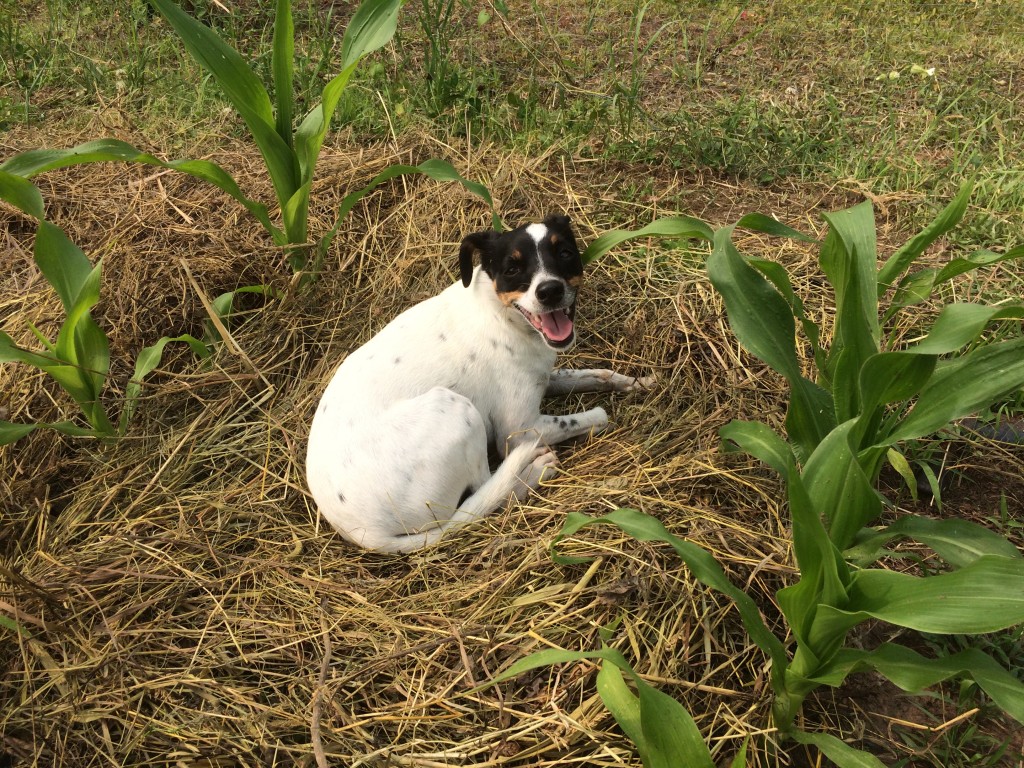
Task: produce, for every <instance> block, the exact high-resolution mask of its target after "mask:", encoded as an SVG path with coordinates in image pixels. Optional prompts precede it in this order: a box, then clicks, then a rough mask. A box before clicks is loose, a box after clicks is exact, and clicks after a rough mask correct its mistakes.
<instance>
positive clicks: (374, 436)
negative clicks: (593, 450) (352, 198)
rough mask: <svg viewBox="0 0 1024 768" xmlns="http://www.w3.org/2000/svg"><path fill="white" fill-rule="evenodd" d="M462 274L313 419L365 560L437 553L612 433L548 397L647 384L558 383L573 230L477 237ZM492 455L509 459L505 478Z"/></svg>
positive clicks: (321, 465) (335, 515)
mask: <svg viewBox="0 0 1024 768" xmlns="http://www.w3.org/2000/svg"><path fill="white" fill-rule="evenodd" d="M475 253H479V254H480V266H479V267H477V268H476V269H475V270H474V268H473V256H474V254H475ZM459 267H460V271H461V276H462V283H461V284H459V283H456V284H454V285H452V286H451V287H449V288H447V289H446V290H444V291H442V292H441V293H440V294H438V295H437V296H434V297H432V298H430V299H427V300H426V301H423V302H422V303H420V304H417V305H415V306H413V307H411V308H410V309H408V310H406V311H405V312H403V313H402V314H401V315H399V316H398V317H397V318H395V319H394V320H393V321H392V322H391V323H389V324H388V325H387V326H386V327H385V328H384V329H383V330H382V331H381V332H380V333H378V334H377V335H376V336H374V337H373V338H372V339H370V340H369V341H368V342H367V343H366V344H364V345H363V346H362V347H360V348H359V349H357V350H355V351H354V352H352V353H351V354H350V355H349V356H348V357H347V358H346V359H345V361H344V362H343V363H342V364H341V366H340V367H339V368H338V370H337V371H336V372H335V374H334V377H333V378H332V379H331V382H330V384H328V386H327V390H326V391H325V392H324V396H323V398H322V400H321V401H320V405H319V407H318V408H317V411H316V416H315V417H314V419H313V424H312V427H311V429H310V434H309V448H308V452H307V456H306V474H307V479H308V482H309V488H310V491H312V494H313V498H314V499H315V500H316V503H317V505H318V506H319V507H320V511H321V513H322V514H323V516H324V517H325V518H326V519H327V520H328V522H330V524H331V525H332V526H334V527H335V528H336V529H337V530H338V531H339V532H340V533H341V534H342V535H343V536H345V537H346V538H347V539H349V540H350V541H352V542H354V543H355V544H358V545H360V546H362V547H366V548H368V549H373V550H378V551H381V552H409V551H412V550H415V549H419V548H420V547H424V546H427V545H429V544H433V543H434V542H436V541H437V540H438V539H440V538H441V536H442V535H443V534H444V533H445V532H446V531H447V530H449V529H451V528H453V527H455V526H458V525H463V524H465V523H468V522H470V521H472V520H476V519H478V518H480V517H483V516H484V515H487V514H489V513H490V512H492V511H494V510H495V509H497V508H498V507H500V506H502V505H503V504H505V503H506V502H507V501H508V500H509V498H510V497H511V496H513V495H514V496H516V497H518V498H523V497H524V496H525V495H526V494H528V493H529V490H530V489H533V488H536V487H537V486H538V485H539V483H540V481H541V479H542V478H545V477H547V476H549V475H550V474H552V473H553V472H554V470H555V466H556V463H557V460H556V457H555V454H554V453H553V452H552V451H551V449H550V448H549V447H548V446H550V445H553V444H555V443H558V442H561V441H563V440H567V439H570V438H573V437H578V436H580V435H586V434H588V433H592V432H599V431H601V430H602V429H604V428H605V427H606V426H607V425H608V416H607V414H606V413H605V411H604V409H602V408H592V409H591V410H589V411H584V412H582V413H575V414H572V415H568V416H544V415H541V413H540V403H541V398H543V397H544V396H545V395H559V394H569V393H572V392H597V391H613V390H614V391H628V390H630V389H633V388H635V387H637V386H645V385H646V384H647V381H646V380H640V381H638V380H636V379H634V378H631V377H627V376H622V375H620V374H617V373H613V372H612V371H608V370H580V371H572V370H558V371H554V372H552V368H553V366H554V363H555V357H556V354H557V352H558V351H559V350H565V349H568V348H569V347H571V346H572V344H573V342H574V341H575V328H574V324H573V321H574V318H575V315H576V298H577V295H578V290H579V285H580V279H581V276H582V273H583V263H582V261H581V260H580V253H579V250H578V249H577V246H576V239H575V237H574V236H573V232H572V229H571V227H570V225H569V219H568V217H566V216H549V217H548V218H546V219H545V220H544V222H543V223H542V224H529V225H525V226H522V227H519V228H518V229H514V230H512V231H511V232H505V233H503V234H499V233H498V232H494V231H488V232H478V233H476V234H472V235H469V236H468V237H466V238H465V240H463V242H462V246H461V248H460V249H459ZM490 444H493V445H495V447H496V448H497V450H498V452H499V453H500V454H501V455H502V456H504V457H505V458H504V461H502V462H501V464H500V466H498V468H497V469H496V470H495V472H494V473H493V474H492V473H491V471H490V469H489V468H488V463H487V451H488V445H490Z"/></svg>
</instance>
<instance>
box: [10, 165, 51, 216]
mask: <svg viewBox="0 0 1024 768" xmlns="http://www.w3.org/2000/svg"><path fill="white" fill-rule="evenodd" d="M2 167H3V166H0V168H2ZM0 200H4V201H6V202H8V203H10V204H11V205H13V206H14V207H15V208H17V209H18V210H19V211H21V212H22V213H27V214H28V215H29V216H31V217H33V218H35V219H41V218H43V216H44V215H45V213H44V209H43V196H42V194H40V192H39V190H38V189H37V188H36V186H35V185H34V184H33V183H32V182H30V181H28V180H26V179H24V178H22V177H21V176H18V175H15V174H13V173H11V172H9V171H0Z"/></svg>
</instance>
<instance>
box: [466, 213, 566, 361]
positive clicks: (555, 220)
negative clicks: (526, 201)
mask: <svg viewBox="0 0 1024 768" xmlns="http://www.w3.org/2000/svg"><path fill="white" fill-rule="evenodd" d="M475 252H479V253H480V267H481V269H482V270H483V272H485V273H486V274H487V276H488V277H489V278H490V279H491V281H492V282H493V284H494V292H495V294H496V295H497V297H498V299H499V300H501V302H502V303H503V304H504V305H505V306H507V307H515V308H516V309H517V310H519V313H520V314H521V315H522V317H523V319H524V321H525V322H527V323H529V325H530V326H532V327H533V329H534V330H535V331H537V333H539V334H540V335H541V337H542V338H543V339H544V342H545V343H546V344H547V345H548V346H549V347H551V348H552V349H558V350H564V349H568V348H569V347H571V346H572V344H573V342H574V341H575V340H576V333H575V329H574V327H573V321H574V319H575V317H576V295H577V291H578V289H579V284H580V280H581V279H582V275H583V262H582V260H581V259H580V252H579V249H578V248H577V247H576V238H575V236H574V235H573V232H572V227H571V226H570V225H569V217H568V216H558V215H552V216H548V217H547V218H546V219H544V221H543V222H542V223H540V224H525V225H523V226H521V227H519V228H518V229H513V230H512V231H511V232H503V233H498V232H494V231H488V232H476V233H474V234H472V235H469V236H468V237H467V238H466V239H465V240H463V241H462V247H461V248H460V249H459V269H460V272H461V274H462V284H463V285H465V286H467V287H468V286H469V284H470V282H471V281H472V279H473V254H474V253H475Z"/></svg>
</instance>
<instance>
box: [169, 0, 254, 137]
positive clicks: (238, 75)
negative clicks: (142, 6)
mask: <svg viewBox="0 0 1024 768" xmlns="http://www.w3.org/2000/svg"><path fill="white" fill-rule="evenodd" d="M149 2H150V4H151V5H152V6H153V7H154V8H155V9H156V10H157V11H158V12H159V13H160V15H161V16H163V17H164V19H165V20H166V21H167V23H168V24H170V25H171V27H172V28H173V29H174V31H175V32H177V34H178V37H180V38H181V41H182V43H183V44H184V45H185V48H186V49H187V50H188V52H189V54H190V55H191V56H192V58H193V59H195V61H196V63H197V64H199V65H200V66H201V67H202V68H203V69H205V70H206V71H207V72H209V73H210V74H212V75H213V76H214V77H215V78H216V79H217V81H218V82H219V83H220V86H221V88H222V89H223V90H224V94H225V95H226V96H227V97H228V101H230V102H231V103H232V104H235V105H237V104H241V105H243V107H244V109H245V110H246V111H247V112H248V113H249V114H251V115H253V116H255V117H257V118H259V119H260V120H262V121H264V122H265V123H266V124H267V125H270V126H272V125H273V123H274V108H273V106H272V105H271V103H270V96H269V95H268V94H267V89H266V88H264V87H263V83H261V82H260V80H259V78H258V77H256V75H255V74H254V73H253V71H252V69H251V68H250V67H249V65H248V64H247V63H246V62H245V59H243V58H242V57H241V56H240V55H239V53H238V52H237V51H236V50H235V49H234V48H232V47H231V46H230V45H228V44H227V43H225V42H224V41H223V40H222V39H221V38H220V36H219V35H218V34H217V33H216V32H214V31H213V30H212V29H210V28H209V27H208V26H206V25H205V24H203V23H202V22H200V21H198V20H196V19H194V18H192V17H191V16H189V15H188V14H187V13H185V12H184V11H183V10H182V9H181V8H180V7H178V5H177V4H176V3H173V2H171V1H170V0H149Z"/></svg>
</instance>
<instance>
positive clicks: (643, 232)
mask: <svg viewBox="0 0 1024 768" xmlns="http://www.w3.org/2000/svg"><path fill="white" fill-rule="evenodd" d="M714 234H715V233H714V231H713V230H712V229H711V227H709V226H708V225H707V224H705V223H704V222H703V221H701V220H700V219H694V218H692V217H690V216H666V217H664V218H661V219H655V220H654V221H652V222H651V223H650V224H648V225H647V226H645V227H641V228H640V229H613V230H609V231H608V232H604V233H603V234H601V236H600V237H598V238H597V239H595V240H594V241H593V242H592V243H590V245H588V246H587V247H586V248H585V249H584V250H583V254H582V259H583V263H584V264H589V263H590V262H592V261H593V260H594V259H598V258H600V257H601V256H604V255H605V254H606V253H608V251H610V250H611V249H612V248H614V247H615V246H617V245H621V244H622V243H625V242H627V241H629V240H636V239H639V238H641V237H662V238H664V237H671V238H674V239H677V240H684V239H686V240H707V241H711V240H712V239H713V238H714Z"/></svg>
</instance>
